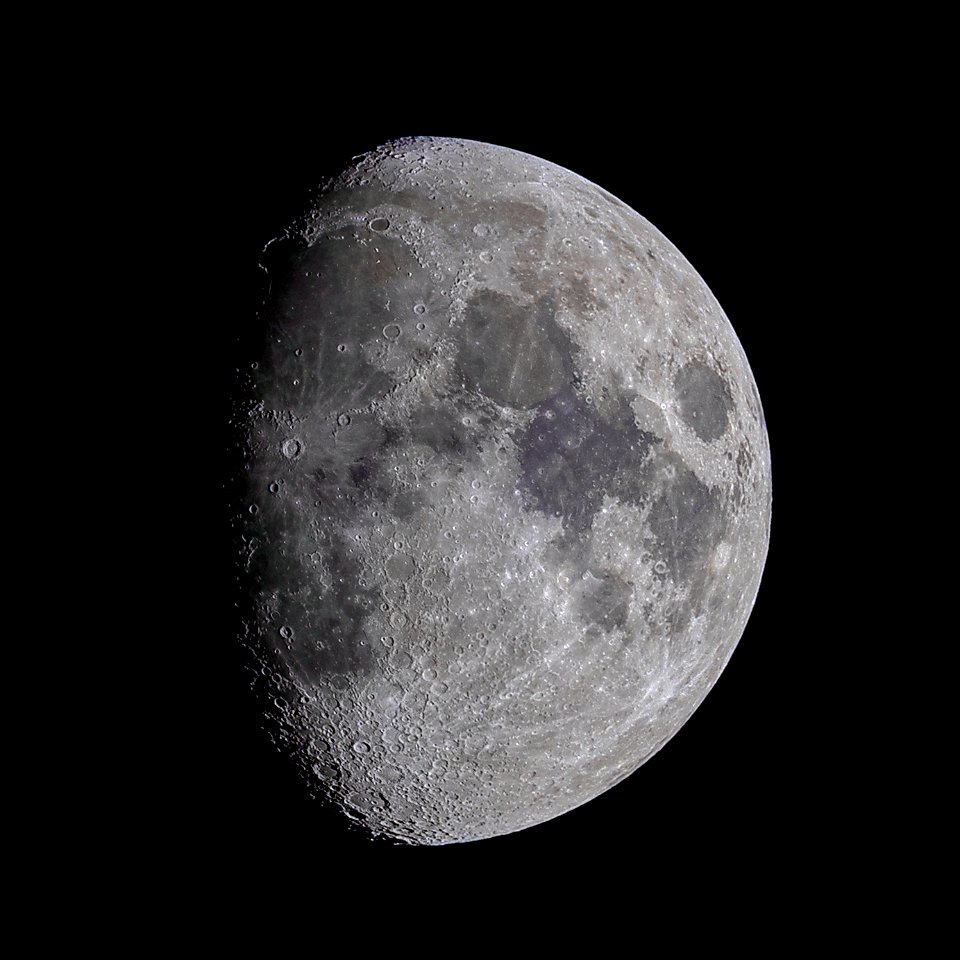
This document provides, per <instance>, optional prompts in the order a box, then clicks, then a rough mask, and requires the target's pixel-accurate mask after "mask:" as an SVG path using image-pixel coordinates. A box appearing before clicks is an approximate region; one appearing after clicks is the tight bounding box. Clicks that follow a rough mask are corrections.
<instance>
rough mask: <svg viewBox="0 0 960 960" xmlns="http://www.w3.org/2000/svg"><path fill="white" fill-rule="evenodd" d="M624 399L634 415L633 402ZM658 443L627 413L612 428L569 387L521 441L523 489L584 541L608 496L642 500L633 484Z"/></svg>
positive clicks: (541, 413)
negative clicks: (631, 481)
mask: <svg viewBox="0 0 960 960" xmlns="http://www.w3.org/2000/svg"><path fill="white" fill-rule="evenodd" d="M620 400H621V406H624V407H625V408H626V411H629V401H628V399H627V398H626V397H621V398H620ZM656 442H658V438H656V437H654V436H653V434H650V433H644V432H643V431H642V430H640V429H638V428H637V426H636V424H635V422H634V421H633V418H632V415H630V416H628V415H627V413H626V412H624V414H623V416H622V417H619V418H617V419H616V420H615V421H614V422H612V423H611V422H609V421H608V420H604V419H602V418H601V417H600V416H599V415H598V414H597V411H596V410H595V409H594V408H593V407H592V406H591V405H588V404H587V403H586V402H585V401H584V400H583V399H581V398H580V397H579V396H578V395H577V394H576V393H575V392H574V391H573V389H572V388H571V387H565V388H564V389H563V390H561V391H560V392H559V393H557V394H556V395H555V396H553V397H551V398H550V400H548V401H547V402H545V403H543V404H541V406H540V407H539V409H538V411H537V415H536V416H535V417H534V419H533V421H532V422H531V424H530V426H529V427H527V429H526V430H525V431H524V432H523V434H522V435H521V436H520V437H518V438H517V446H518V447H519V450H520V489H521V490H522V491H523V493H524V494H525V496H526V499H527V501H528V502H529V503H530V504H531V506H532V508H533V509H536V510H540V511H541V512H543V513H545V514H547V515H548V516H553V517H560V518H562V523H563V526H564V530H565V531H567V532H569V533H570V534H571V535H573V536H579V535H580V534H582V533H583V532H584V531H586V530H588V529H589V528H590V527H591V525H592V524H593V517H594V515H595V514H596V512H597V510H598V509H599V508H600V506H601V505H602V503H603V498H604V496H605V495H606V494H610V495H611V496H616V497H621V494H626V495H627V496H628V497H630V498H635V497H636V496H637V493H636V491H635V490H633V489H632V488H631V487H630V485H629V484H628V482H627V481H628V479H629V478H631V477H633V476H634V475H635V474H636V473H637V471H638V470H639V468H640V466H641V465H642V463H643V461H644V459H645V457H646V456H647V452H648V450H649V449H650V446H651V444H653V443H656ZM621 498H622V497H621Z"/></svg>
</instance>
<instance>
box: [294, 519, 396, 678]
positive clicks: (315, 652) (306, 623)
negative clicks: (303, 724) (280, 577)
mask: <svg viewBox="0 0 960 960" xmlns="http://www.w3.org/2000/svg"><path fill="white" fill-rule="evenodd" d="M323 554H324V563H325V565H326V566H327V569H328V570H329V571H330V579H331V586H330V588H329V589H328V590H327V591H326V592H325V593H323V594H322V595H314V596H311V597H310V599H309V602H306V603H305V602H304V601H303V599H301V595H298V594H297V593H295V592H294V591H290V590H288V592H287V595H286V598H285V601H284V603H285V606H286V607H287V610H288V614H287V617H288V619H289V620H290V623H291V626H292V629H293V637H292V646H291V653H292V658H293V661H294V662H295V663H296V664H297V665H298V666H299V667H300V669H301V670H302V671H303V673H304V675H305V677H306V678H307V679H313V680H320V679H322V678H323V677H326V676H328V675H331V674H350V673H356V674H365V673H369V672H370V671H371V670H372V669H373V667H374V665H375V663H376V654H375V649H376V648H375V647H374V646H373V644H372V643H371V642H370V639H369V638H368V637H367V636H366V634H365V633H364V632H363V629H362V627H361V626H360V624H361V623H362V621H363V619H364V618H365V617H367V616H368V615H369V614H370V613H371V612H372V611H373V609H374V607H375V606H376V604H377V602H378V600H379V595H378V593H377V591H375V590H373V589H372V588H370V587H361V586H360V583H359V581H360V577H361V567H360V563H359V561H358V560H357V559H356V558H355V557H353V556H352V555H351V554H350V552H349V549H348V547H347V545H346V543H345V541H343V540H342V539H341V538H340V537H338V536H336V535H330V536H329V537H328V542H327V544H326V549H325V550H323ZM298 627H299V629H298Z"/></svg>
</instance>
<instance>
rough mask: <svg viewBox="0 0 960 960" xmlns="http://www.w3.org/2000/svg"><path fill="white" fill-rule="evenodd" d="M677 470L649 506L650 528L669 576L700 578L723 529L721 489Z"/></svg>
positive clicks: (724, 524)
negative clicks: (709, 485)
mask: <svg viewBox="0 0 960 960" xmlns="http://www.w3.org/2000/svg"><path fill="white" fill-rule="evenodd" d="M681 464H682V461H681ZM676 470H677V472H676V476H675V477H674V478H673V479H672V480H669V481H667V482H666V483H665V485H664V488H663V492H662V493H661V495H660V496H659V497H658V498H657V500H656V501H655V502H654V504H653V506H652V507H651V509H650V517H649V523H650V529H651V531H652V532H653V534H654V535H655V536H656V538H657V541H658V548H659V550H658V552H659V555H660V557H661V558H662V560H663V562H665V563H666V564H667V572H668V574H669V575H670V576H672V577H673V578H674V579H675V580H680V581H690V580H692V579H697V578H698V577H699V578H701V579H702V576H703V568H704V565H705V563H706V561H707V559H708V558H709V557H710V555H711V553H712V552H713V550H714V549H715V548H716V545H717V544H718V543H719V542H720V541H721V540H722V539H723V534H724V532H725V529H726V518H725V514H724V511H723V507H722V498H721V494H720V489H719V488H718V487H708V486H707V485H706V484H705V483H702V482H701V481H700V479H699V477H697V475H696V474H695V473H694V472H693V471H692V470H690V469H688V468H687V467H685V466H682V465H678V466H677V468H676ZM694 592H695V591H693V590H692V591H691V595H693V593H694Z"/></svg>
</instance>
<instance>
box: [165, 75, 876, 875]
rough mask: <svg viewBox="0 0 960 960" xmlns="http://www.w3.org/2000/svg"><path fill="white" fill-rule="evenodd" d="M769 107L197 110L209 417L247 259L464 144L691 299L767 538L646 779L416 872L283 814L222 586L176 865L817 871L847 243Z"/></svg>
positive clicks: (246, 104)
mask: <svg viewBox="0 0 960 960" xmlns="http://www.w3.org/2000/svg"><path fill="white" fill-rule="evenodd" d="M387 86H389V85H387ZM769 94H770V91H761V90H759V89H758V88H757V87H756V85H754V84H748V85H746V86H745V87H744V88H743V89H742V90H730V89H729V88H724V89H722V90H721V91H718V92H717V94H716V95H715V96H712V95H711V94H710V92H709V90H701V91H700V92H699V93H698V94H697V95H696V96H687V97H686V98H684V97H682V96H681V97H680V99H679V101H678V102H674V103H673V104H672V105H670V106H669V107H668V106H667V105H666V104H665V103H664V101H663V99H662V97H659V96H658V94H657V91H656V90H652V89H651V90H643V89H640V90H638V91H637V96H636V97H635V98H631V99H629V101H628V100H626V99H624V100H621V101H618V99H617V98H614V99H613V101H609V100H608V101H606V102H605V104H604V105H603V106H600V107H594V108H592V109H586V108H583V107H579V108H575V107H572V106H570V105H568V104H560V103H557V102H556V101H555V100H554V101H551V100H550V98H546V100H538V101H537V102H536V103H534V104H532V105H531V103H530V102H529V101H522V102H518V101H517V99H516V98H514V97H511V96H509V95H507V94H501V95H499V96H498V97H497V98H496V99H495V101H494V102H489V100H488V101H484V100H482V99H480V98H478V97H476V96H474V97H469V96H468V97H465V98H464V97H462V96H460V97H457V98H453V97H452V96H446V97H443V96H439V97H435V98H434V99H433V102H432V105H430V106H424V105H418V106H409V107H401V106H385V105H384V102H385V101H388V100H389V97H388V96H387V95H386V93H385V94H384V96H383V97H382V98H380V99H377V98H370V99H364V98H362V97H358V98H356V102H354V103H351V104H345V105H342V106H340V107H339V108H331V106H330V102H329V100H327V99H324V98H321V97H318V98H316V100H315V101H314V100H313V99H312V98H311V97H310V96H309V95H308V94H306V93H304V92H302V91H301V92H300V94H299V95H298V96H297V97H296V98H294V99H293V100H291V99H289V98H287V97H285V96H280V95H279V94H278V93H277V86H276V85H273V86H269V87H267V88H266V89H261V88H244V89H243V90H240V91H236V90H234V91H233V93H232V94H228V95H224V96H223V97H215V98H212V99H211V102H210V105H209V111H208V114H207V116H208V121H209V122H208V123H206V124H205V129H204V131H203V135H202V137H198V139H197V147H196V156H195V157H194V158H193V159H192V160H190V162H194V163H196V164H197V165H198V168H199V169H202V170H203V171H204V174H203V179H202V182H201V184H200V194H201V199H200V201H199V202H201V203H202V205H203V208H204V210H205V211H206V226H207V228H206V230H205V231H204V235H203V237H202V243H203V244H204V245H205V246H204V249H203V250H202V251H201V253H202V256H203V258H205V259H206V261H207V263H208V266H207V272H206V284H205V285H206V288H207V296H208V297H209V299H208V300H207V302H206V304H205V306H204V309H205V310H206V312H207V320H206V325H205V326H204V330H203V331H201V335H203V334H208V333H209V331H213V339H214V340H215V341H216V345H217V346H218V347H219V348H220V349H219V350H218V351H216V352H217V353H218V362H219V363H220V364H221V368H222V369H221V372H222V374H223V376H222V377H221V378H219V379H218V378H216V377H213V378H212V379H211V384H217V385H218V386H217V387H216V389H214V388H213V387H212V386H211V395H212V396H214V397H215V398H216V396H217V394H218V393H219V394H220V395H221V396H225V394H226V391H227V389H228V384H229V382H230V369H231V367H232V366H233V365H234V364H236V363H239V362H243V361H244V356H245V351H246V350H248V349H249V343H250V338H251V336H252V335H253V333H254V331H255V324H254V322H253V311H254V303H253V296H254V290H255V283H254V278H255V265H256V260H257V256H258V253H259V251H260V249H261V248H262V246H263V245H264V244H265V243H266V242H267V241H268V240H269V239H271V238H272V237H273V236H275V235H276V234H277V233H279V232H280V231H281V230H282V229H283V227H284V226H285V225H286V224H287V223H288V222H289V221H290V220H291V219H292V218H293V217H294V216H295V215H296V214H297V213H298V212H299V211H300V209H301V206H302V204H303V201H304V197H305V195H306V193H307V191H308V190H309V189H310V188H311V187H313V186H315V185H316V184H317V183H318V182H319V181H321V180H322V179H323V178H324V177H326V176H327V175H330V174H334V173H337V172H339V170H340V169H342V167H343V166H345V165H346V163H347V162H348V161H349V160H350V158H351V157H352V156H354V155H356V154H360V153H362V152H364V151H366V150H368V149H371V148H372V147H374V146H376V145H378V144H380V143H382V142H384V141H386V140H388V139H390V138H393V137H400V136H409V135H433V136H449V137H463V138H467V139H473V140H480V141H487V142H490V143H494V144H499V145H502V146H506V147H510V148H513V149H516V150H521V151H525V152H528V153H531V154H534V155H536V156H539V157H542V158H544V159H546V160H549V161H551V162H553V163H556V164H559V165H560V166H563V167H566V168H569V169H570V170H573V171H574V172H576V173H578V174H580V175H582V176H584V177H586V178H587V179H589V180H591V181H593V182H595V183H597V184H598V185H600V186H601V187H603V188H605V189H606V190H608V191H610V192H611V193H613V194H614V195H615V196H617V197H619V198H620V199H621V200H623V201H624V202H626V203H627V204H628V205H630V206H631V207H633V208H634V209H636V210H637V211H638V212H640V213H641V214H642V215H643V216H645V217H646V218H647V219H648V220H650V221H651V222H652V223H653V224H654V225H655V226H656V227H657V228H659V229H660V230H661V231H662V232H663V233H664V234H665V235H666V236H667V237H668V238H669V239H670V240H671V241H672V242H673V243H674V244H676V245H677V247H678V248H679V249H680V250H681V252H682V253H683V254H684V255H685V256H686V257H687V259H688V260H689V261H690V262H691V263H692V265H693V266H694V268H695V269H696V270H697V271H698V272H699V273H700V275H701V276H702V277H703V279H704V280H705V281H706V283H707V285H708V286H709V287H710V289H711V290H712V291H713V293H714V294H715V295H716V297H717V299H718V300H719V302H720V304H721V305H722V307H723V308H724V310H725V312H726V314H727V316H728V317H729V318H730V320H731V323H732V324H733V327H734V329H735V331H736V333H737V336H738V337H739V339H740V342H741V343H742V345H743V348H744V350H745V352H746V355H747V358H748V360H749V362H750V364H751V367H752V370H753V373H754V376H755V378H756V381H757V384H758V388H759V393H760V397H761V400H762V402H763V406H764V412H765V415H766V419H767V424H768V429H769V434H770V442H771V448H772V464H773V520H772V537H771V543H770V552H769V557H768V560H767V566H766V571H765V574H764V578H763V581H762V584H761V587H760V592H759V595H758V597H757V601H756V605H755V607H754V610H753V614H752V616H751V618H750V621H749V624H748V626H747V628H746V632H745V633H744V635H743V638H742V639H741V641H740V644H739V646H738V647H737V649H736V651H735V653H734V655H733V657H732V659H731V661H730V663H729V665H728V666H727V668H726V670H725V671H724V673H723V674H722V675H721V677H720V679H719V681H718V682H717V684H716V686H715V688H714V689H713V690H712V691H711V692H710V694H709V695H708V696H707V698H706V700H705V701H704V703H703V704H702V705H701V706H700V708H699V709H698V710H697V711H696V712H695V713H694V715H693V716H692V717H691V719H690V720H689V721H688V722H687V723H686V724H685V725H684V727H683V728H682V729H681V730H680V731H679V733H678V734H677V735H676V736H675V737H674V738H673V739H672V740H671V741H669V742H668V743H667V745H666V746H665V747H664V748H663V749H662V750H661V752H660V753H658V754H657V755H655V756H654V757H653V758H652V759H651V760H649V761H648V762H647V763H646V764H645V765H644V766H642V767H641V768H640V769H639V770H638V771H637V772H636V773H634V774H633V775H632V776H630V777H629V778H627V779H626V780H625V781H624V782H622V783H621V784H619V785H617V786H616V787H614V788H613V789H612V790H610V791H608V792H607V793H605V794H603V795H601V796H599V797H597V798H596V799H594V800H592V801H590V802H589V803H587V804H586V805H584V806H582V807H580V808H578V809H576V810H574V811H572V812H570V813H567V814H565V815H563V816H562V817H560V818H557V819H556V820H553V821H551V822H548V823H545V824H542V825H540V826H538V827H534V828H531V829H528V830H525V831H522V832H520V833H517V834H513V835H509V836H506V837H501V838H496V839H491V840H484V841H480V842H474V843H470V844H462V845H453V846H448V847H441V848H403V847H400V848H398V847H393V846H390V845H387V844H383V843H376V842H371V841H369V840H367V839H365V838H363V837H361V836H357V835H355V834H353V833H351V832H350V831H349V830H348V829H346V827H345V822H344V821H343V820H342V819H341V817H340V815H339V814H338V813H336V812H334V811H330V810H327V809H326V808H324V807H323V806H322V805H321V804H319V803H318V802H317V801H314V800H311V799H310V798H309V797H308V795H307V793H306V790H305V788H304V787H303V785H302V784H301V783H300V781H299V780H298V778H297V776H296V774H295V773H294V771H293V769H292V768H291V767H290V765H289V764H288V762H287V761H286V760H285V759H284V758H283V757H281V756H280V755H279V754H277V753H276V752H275V751H274V750H273V748H272V747H271V745H270V743H269V740H268V738H267V736H266V734H265V733H264V732H263V731H262V729H261V719H260V713H259V709H258V705H257V703H256V701H255V700H254V698H253V696H252V695H251V694H250V693H249V692H248V690H247V681H246V677H245V675H244V672H243V670H242V658H241V656H240V651H239V649H238V647H237V644H236V641H235V638H234V636H233V634H232V622H231V612H230V609H229V584H228V583H227V582H226V581H225V582H224V591H223V596H224V609H223V610H222V620H219V621H217V622H218V623H219V626H218V627H217V628H216V629H214V630H212V631H211V632H210V634H209V636H208V638H207V639H206V640H205V641H204V645H203V648H202V649H201V650H200V651H199V653H200V659H201V660H202V661H203V662H204V665H205V667H207V668H209V678H210V679H209V689H208V690H207V691H206V692H204V694H203V696H202V697H201V700H202V701H203V704H202V708H201V716H202V717H203V721H202V723H203V724H205V727H204V730H205V732H198V733H197V734H196V735H195V736H194V738H193V744H194V746H195V747H196V749H195V750H194V754H195V756H194V757H193V758H192V760H193V763H192V765H191V767H190V769H189V771H187V770H186V768H184V775H183V779H182V783H181V784H180V786H179V789H177V790H175V795H174V799H173V803H174V804H175V813H176V816H177V818H178V820H179V822H181V823H183V825H184V827H185V829H186V830H187V831H188V834H187V835H188V836H189V837H190V838H191V843H192V844H193V845H194V850H195V852H196V854H198V855H199V856H201V857H202V856H204V855H205V854H207V853H209V854H212V855H215V857H216V858H217V860H218V862H221V863H222V862H224V859H226V860H230V859H231V858H234V857H235V858H236V861H237V863H238V866H239V865H241V864H247V865H249V863H250V862H251V861H250V858H253V860H254V861H259V860H261V859H264V858H266V859H267V860H270V859H271V858H275V857H276V858H279V859H280V860H283V859H285V858H286V857H288V856H294V855H295V856H296V858H297V859H298V860H303V861H304V862H308V863H309V862H318V863H319V862H321V861H322V862H323V863H325V864H328V865H331V866H335V867H336V866H338V865H342V866H344V868H346V865H348V864H356V863H376V864H377V865H379V866H382V867H383V868H384V869H387V870H390V869H393V868H395V867H399V866H401V865H405V866H410V865H412V864H413V863H416V864H418V865H419V866H422V867H423V868H424V869H426V870H431V869H433V868H436V869H438V870H443V869H446V868H449V867H451V866H457V867H467V868H472V867H478V868H480V867H487V866H490V865H493V864H499V865H501V866H502V865H504V864H507V865H509V864H512V863H516V864H522V863H526V862H531V861H529V860H528V859H527V858H531V857H533V858H536V857H543V856H547V855H549V856H551V857H570V858H574V859H578V858H588V859H589V858H591V857H594V856H603V857H608V858H624V860H625V861H627V862H633V863H636V862H642V863H644V864H646V865H648V866H649V867H650V869H651V870H654V871H655V870H656V869H657V868H658V866H660V867H662V868H663V869H667V866H668V865H669V864H674V865H676V864H677V863H709V862H711V861H714V862H717V863H721V862H722V863H728V862H731V861H735V860H738V859H739V858H743V857H750V858H757V859H759V860H766V859H770V860H780V859H782V858H788V859H789V858H807V857H810V856H814V855H815V853H814V851H816V850H820V849H822V846H823V844H824V837H826V836H829V837H830V838H833V839H834V840H836V842H837V843H840V845H841V848H842V844H843V842H844V841H843V839H842V838H844V837H846V836H848V835H849V834H850V832H851V831H854V830H855V829H856V823H857V812H856V811H855V810H853V809H852V808H851V807H850V805H849V801H848V800H847V796H846V793H845V791H844V790H843V789H842V788H840V787H838V779H839V778H840V777H841V776H845V773H846V769H847V767H848V766H849V765H850V764H852V763H855V756H856V745H855V743H854V742H853V738H852V735H850V734H848V733H847V732H846V731H847V728H846V726H845V721H844V719H843V715H844V713H845V711H846V710H847V709H848V707H846V706H845V705H844V704H845V702H846V701H845V698H844V697H843V696H842V694H841V693H840V692H839V691H838V690H837V683H836V680H835V678H834V677H833V675H832V671H831V667H830V664H831V662H832V658H833V657H834V656H839V655H840V648H841V647H842V646H843V645H844V644H846V643H849V642H850V640H849V635H848V632H847V630H846V628H845V626H844V621H845V618H846V616H847V614H846V613H845V612H844V608H843V604H842V602H841V598H842V593H843V591H842V587H841V584H840V581H839V580H838V569H837V567H838V563H841V562H842V559H841V558H839V557H837V556H836V554H835V553H834V552H832V551H831V550H829V549H824V546H823V544H824V541H825V539H826V534H827V533H828V532H829V529H832V528H834V525H835V524H836V523H837V522H838V516H837V510H836V508H835V507H834V506H831V504H835V503H836V502H837V501H838V500H842V499H843V497H844V496H845V493H846V485H847V484H848V483H850V484H852V483H853V480H852V474H853V472H854V470H855V464H854V463H849V464H848V463H847V462H846V459H847V458H848V457H850V456H852V455H851V454H849V453H847V452H846V449H845V447H844V445H843V444H842V443H840V442H838V441H837V440H835V439H834V435H835V434H836V433H837V431H838V430H839V429H840V426H841V424H842V418H843V416H844V413H843V410H842V408H841V405H840V402H839V400H838V398H837V395H836V394H835V393H832V392H831V391H832V385H833V384H835V383H836V382H837V380H838V378H839V377H840V376H841V375H842V372H843V369H844V368H845V365H846V364H847V362H848V359H847V354H846V352H845V350H844V349H843V346H842V343H843V335H842V333H841V331H840V325H839V323H838V321H837V316H836V313H837V311H836V305H837V303H838V299H837V298H838V291H839V289H840V288H841V286H842V284H841V281H840V279H839V278H838V275H837V266H836V264H837V255H838V251H841V250H842V248H843V246H844V244H846V243H849V239H848V238H849V235H850V230H851V227H850V223H849V214H848V206H849V205H848V203H847V200H846V199H844V198H849V197H850V195H851V193H855V191H856V182H857V181H856V176H855V171H854V170H852V168H851V165H850V164H849V163H848V162H847V160H846V159H845V156H844V152H843V149H842V144H843V143H844V136H846V134H842V133H841V131H843V130H846V129H847V127H846V126H845V123H846V121H845V120H841V118H839V117H838V116H837V115H836V112H835V111H824V110H823V109H821V106H822V101H821V100H820V99H814V98H811V97H809V96H807V95H805V94H803V93H800V92H796V91H793V92H791V91H790V90H786V89H785V90H784V91H783V93H782V95H780V96H774V97H772V98H771V96H770V95H769ZM211 265H212V266H211ZM225 409H226V408H225V407H224V410H225ZM828 460H832V461H833V466H832V467H831V468H830V470H829V474H830V477H831V479H830V482H829V484H828V483H827V482H826V480H825V479H824V473H825V471H824V467H823V464H824V462H825V461H828ZM228 553H229V551H223V561H222V562H223V566H224V568H226V564H227V563H228V562H229V556H228ZM215 573H216V571H212V573H211V575H213V576H215ZM208 661H209V662H208ZM841 770H842V771H844V773H843V774H841ZM838 838H839V839H838Z"/></svg>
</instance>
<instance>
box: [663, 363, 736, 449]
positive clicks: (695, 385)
mask: <svg viewBox="0 0 960 960" xmlns="http://www.w3.org/2000/svg"><path fill="white" fill-rule="evenodd" d="M673 386H674V390H675V391H676V394H677V400H678V401H679V404H680V416H681V417H682V418H683V421H684V423H686V425H687V426H688V427H690V429H691V430H693V432H694V433H695V434H696V435H697V436H698V437H699V438H700V439H701V440H703V441H705V442H707V443H709V442H710V441H711V440H717V439H719V438H720V437H721V436H723V434H724V431H725V430H726V429H727V423H728V421H729V417H730V410H731V408H732V406H733V404H732V401H731V398H730V391H729V389H728V388H727V385H726V383H725V382H724V380H723V378H722V377H721V376H720V375H719V374H718V373H717V372H716V371H715V370H714V369H713V368H712V367H709V366H707V364H705V363H704V362H703V361H702V360H691V361H690V362H689V363H688V364H686V365H685V366H683V367H682V368H681V369H680V371H679V372H678V373H677V376H676V378H675V379H674V381H673Z"/></svg>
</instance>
